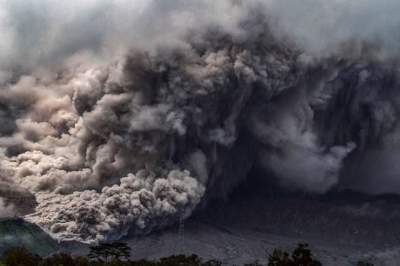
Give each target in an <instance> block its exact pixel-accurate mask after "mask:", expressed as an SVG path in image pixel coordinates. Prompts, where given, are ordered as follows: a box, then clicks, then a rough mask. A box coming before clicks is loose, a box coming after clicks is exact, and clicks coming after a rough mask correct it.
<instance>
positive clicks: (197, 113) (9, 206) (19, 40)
mask: <svg viewBox="0 0 400 266" xmlns="http://www.w3.org/2000/svg"><path fill="white" fill-rule="evenodd" d="M396 11H400V4H399V3H398V2H396V1H389V0H387V1H383V2H382V1H381V3H380V4H379V5H378V4H377V3H375V2H374V1H364V2H360V3H352V2H350V1H339V0H338V1H331V2H329V3H327V2H326V1H322V0H307V1H302V2H301V3H298V2H295V1H289V0H285V1H274V0H270V1H256V0H250V1H228V0H223V1H211V0H209V1H208V0H204V1H190V2H188V1H183V0H182V1H180V0H168V1H156V0H153V1H139V0H138V1H125V0H115V1H101V0H99V1H67V2H66V3H60V2H59V1H51V0H43V1H33V0H32V1H22V0H13V1H11V0H9V1H7V0H1V1H0V37H1V39H2V40H5V41H4V42H2V43H1V44H0V45H1V47H0V48H1V49H0V51H1V52H0V62H1V63H0V83H1V89H0V122H1V125H2V126H1V128H0V147H1V161H0V181H1V184H2V185H1V186H2V189H1V190H0V197H1V198H0V199H1V201H0V216H1V217H6V216H11V215H12V216H13V215H20V216H24V217H25V218H26V219H27V220H29V221H32V222H34V223H36V224H38V225H39V226H41V227H42V228H44V229H45V230H46V231H48V232H49V233H50V234H51V235H52V236H53V237H55V238H57V239H60V240H77V241H81V242H86V243H92V242H97V241H104V240H111V239H119V238H120V237H122V236H124V235H126V234H128V233H133V234H145V233H148V232H150V231H152V230H156V229H160V228H163V227H165V226H168V225H170V224H173V223H176V222H177V221H179V220H180V219H181V218H182V217H183V218H187V217H189V216H190V215H191V213H192V212H193V211H194V210H195V208H196V207H198V206H199V203H201V202H204V203H207V201H208V200H210V199H213V198H215V197H225V196H227V195H229V193H230V192H231V191H232V189H233V188H235V187H237V186H238V185H239V184H240V183H241V182H243V181H244V180H245V179H246V177H247V174H248V172H249V171H250V169H251V168H252V167H253V166H255V165H257V166H259V167H261V168H263V169H265V172H266V173H268V174H266V175H265V178H271V179H275V180H276V181H277V182H278V183H279V184H280V185H281V186H282V187H284V188H287V189H291V190H302V191H306V192H311V193H324V192H326V191H328V190H330V189H335V188H341V187H350V188H353V189H357V190H361V191H365V192H368V193H373V194H379V193H388V192H391V193H399V192H400V179H399V178H397V177H396V176H397V173H398V171H397V168H396V166H395V165H396V164H395V163H394V161H395V160H396V158H397V157H398V156H399V154H400V153H399V151H400V150H399V148H400V147H399V139H398V137H397V136H398V133H399V128H398V122H397V119H398V117H399V111H400V109H399V107H400V102H399V101H400V94H399V92H398V86H399V82H400V80H399V68H398V64H397V61H398V60H397V54H396V49H398V43H399V42H398V40H397V38H398V34H397V31H396V29H397V28H398V26H399V25H400V21H399V20H400V18H398V16H397V13H398V12H396ZM391 14H393V15H391ZM356 21H358V22H357V23H356ZM378 158H379V160H378ZM371 162H376V165H375V166H374V169H369V168H371ZM393 165H394V166H393ZM10 195H23V198H26V199H27V200H26V201H22V202H21V201H17V202H16V201H15V197H13V196H10ZM33 199H34V200H33ZM26 202H34V204H27V203H26Z"/></svg>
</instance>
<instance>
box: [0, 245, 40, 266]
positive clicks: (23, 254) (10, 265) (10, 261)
mask: <svg viewBox="0 0 400 266" xmlns="http://www.w3.org/2000/svg"><path fill="white" fill-rule="evenodd" d="M2 261H3V262H4V264H6V265H7V266H37V265H38V264H39V263H40V261H41V258H40V257H39V256H37V255H33V254H31V253H30V252H29V251H28V250H27V249H26V248H24V247H13V248H10V249H8V250H7V251H5V252H4V254H3V256H2Z"/></svg>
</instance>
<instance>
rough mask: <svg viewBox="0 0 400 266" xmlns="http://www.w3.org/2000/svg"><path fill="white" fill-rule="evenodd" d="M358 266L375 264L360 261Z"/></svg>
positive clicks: (372, 265)
mask: <svg viewBox="0 0 400 266" xmlns="http://www.w3.org/2000/svg"><path fill="white" fill-rule="evenodd" d="M357 266H374V264H372V263H369V262H366V261H362V260H360V261H358V262H357Z"/></svg>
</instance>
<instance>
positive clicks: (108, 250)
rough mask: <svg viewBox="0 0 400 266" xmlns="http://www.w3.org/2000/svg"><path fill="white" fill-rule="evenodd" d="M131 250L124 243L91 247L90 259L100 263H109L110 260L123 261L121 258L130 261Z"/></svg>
mask: <svg viewBox="0 0 400 266" xmlns="http://www.w3.org/2000/svg"><path fill="white" fill-rule="evenodd" d="M130 252H131V248H130V247H129V246H128V245H127V244H126V243H122V242H112V243H102V244H99V245H97V246H92V247H90V252H89V254H88V257H89V258H90V259H96V260H99V261H106V262H108V260H109V258H111V259H112V260H117V261H119V260H121V258H124V259H126V260H127V259H128V258H129V256H130Z"/></svg>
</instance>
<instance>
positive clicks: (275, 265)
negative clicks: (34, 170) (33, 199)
mask: <svg viewBox="0 0 400 266" xmlns="http://www.w3.org/2000/svg"><path fill="white" fill-rule="evenodd" d="M129 256H130V248H129V247H128V246H127V245H126V244H124V243H120V242H112V243H104V244H100V245H97V246H93V247H91V248H90V253H89V254H88V256H80V257H73V256H71V255H69V254H66V253H55V254H53V255H51V256H48V257H44V258H42V257H40V256H38V255H34V254H32V253H30V252H29V250H28V249H26V248H24V247H15V248H10V249H8V250H7V251H6V252H5V253H4V254H3V256H2V257H1V261H0V266H222V262H221V261H218V260H208V261H203V260H202V259H201V258H200V257H199V256H197V255H195V254H193V255H190V256H187V255H173V256H169V257H164V258H160V259H158V260H144V259H143V260H137V261H131V260H129ZM122 259H123V260H122ZM2 262H3V263H2ZM265 265H266V264H263V263H260V262H259V261H255V262H252V263H248V264H245V265H244V266H265ZM321 265H322V264H321V263H320V262H319V261H318V260H316V259H315V258H314V255H313V254H312V252H311V250H310V249H309V248H308V245H307V244H299V245H298V246H297V248H296V249H294V250H293V252H291V253H289V252H286V251H282V250H279V249H275V250H274V251H273V252H272V254H270V255H269V257H268V264H267V266H321ZM355 266H373V264H371V263H368V262H364V261H359V262H358V263H357V264H356V265H355Z"/></svg>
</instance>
